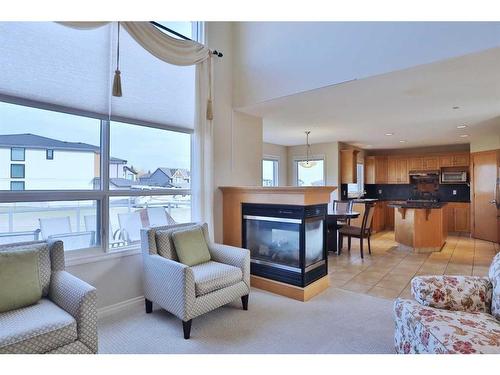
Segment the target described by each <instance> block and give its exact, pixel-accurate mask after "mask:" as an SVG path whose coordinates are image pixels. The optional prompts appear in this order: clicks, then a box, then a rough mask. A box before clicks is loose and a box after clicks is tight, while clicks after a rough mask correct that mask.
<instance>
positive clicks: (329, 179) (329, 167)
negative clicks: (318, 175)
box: [287, 142, 340, 200]
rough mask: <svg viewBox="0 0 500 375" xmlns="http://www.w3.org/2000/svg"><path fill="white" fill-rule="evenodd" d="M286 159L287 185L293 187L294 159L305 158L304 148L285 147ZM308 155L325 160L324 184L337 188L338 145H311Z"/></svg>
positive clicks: (335, 193) (334, 194) (333, 194)
mask: <svg viewBox="0 0 500 375" xmlns="http://www.w3.org/2000/svg"><path fill="white" fill-rule="evenodd" d="M287 151H288V152H287V155H288V157H287V159H288V185H289V186H294V185H296V184H295V181H294V178H295V172H294V159H296V158H305V156H306V146H305V145H301V146H288V147H287ZM310 155H311V156H313V157H315V156H324V158H325V182H326V185H330V186H337V188H339V167H340V164H339V163H340V160H339V143H338V142H330V143H316V144H312V145H311V149H310ZM333 199H337V190H335V191H334V192H333V193H332V200H333Z"/></svg>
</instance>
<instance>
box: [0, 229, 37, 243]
mask: <svg viewBox="0 0 500 375" xmlns="http://www.w3.org/2000/svg"><path fill="white" fill-rule="evenodd" d="M39 236H40V229H36V230H29V231H22V232H6V233H0V244H10V243H15V242H28V241H38V237H39Z"/></svg>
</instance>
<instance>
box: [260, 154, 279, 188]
mask: <svg viewBox="0 0 500 375" xmlns="http://www.w3.org/2000/svg"><path fill="white" fill-rule="evenodd" d="M265 161H270V162H272V163H273V182H274V184H273V185H271V187H276V186H280V172H279V171H280V158H279V156H273V155H264V157H263V158H262V163H261V168H260V171H261V175H260V180H261V183H262V186H264V162H265Z"/></svg>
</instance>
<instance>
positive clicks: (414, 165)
mask: <svg viewBox="0 0 500 375" xmlns="http://www.w3.org/2000/svg"><path fill="white" fill-rule="evenodd" d="M422 169H424V158H423V157H421V156H413V157H411V158H409V159H408V170H410V171H419V170H422Z"/></svg>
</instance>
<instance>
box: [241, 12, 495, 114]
mask: <svg viewBox="0 0 500 375" xmlns="http://www.w3.org/2000/svg"><path fill="white" fill-rule="evenodd" d="M234 38H235V40H234V46H235V50H234V56H235V57H234V59H235V68H234V77H235V84H234V88H235V91H234V99H235V102H234V103H235V107H242V106H244V105H249V104H254V103H258V102H261V101H264V100H268V99H272V98H277V97H280V96H284V95H289V94H292V93H297V92H301V91H305V90H311V89H314V88H318V87H323V86H327V85H332V84H336V83H340V82H343V81H347V80H352V79H360V78H365V77H369V76H372V75H376V74H382V73H387V72H391V71H395V70H400V69H404V68H409V67H411V66H416V65H420V64H426V63H431V62H435V61H438V60H442V59H446V58H450V57H456V56H460V55H464V54H467V53H471V52H477V51H481V50H484V49H487V48H492V47H496V46H498V45H499V44H500V24H499V23H487V22H484V23H473V22H467V23H464V22H432V23H430V22H408V23H402V22H397V23H396V22H378V23H374V22H242V23H236V24H235V35H234Z"/></svg>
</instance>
